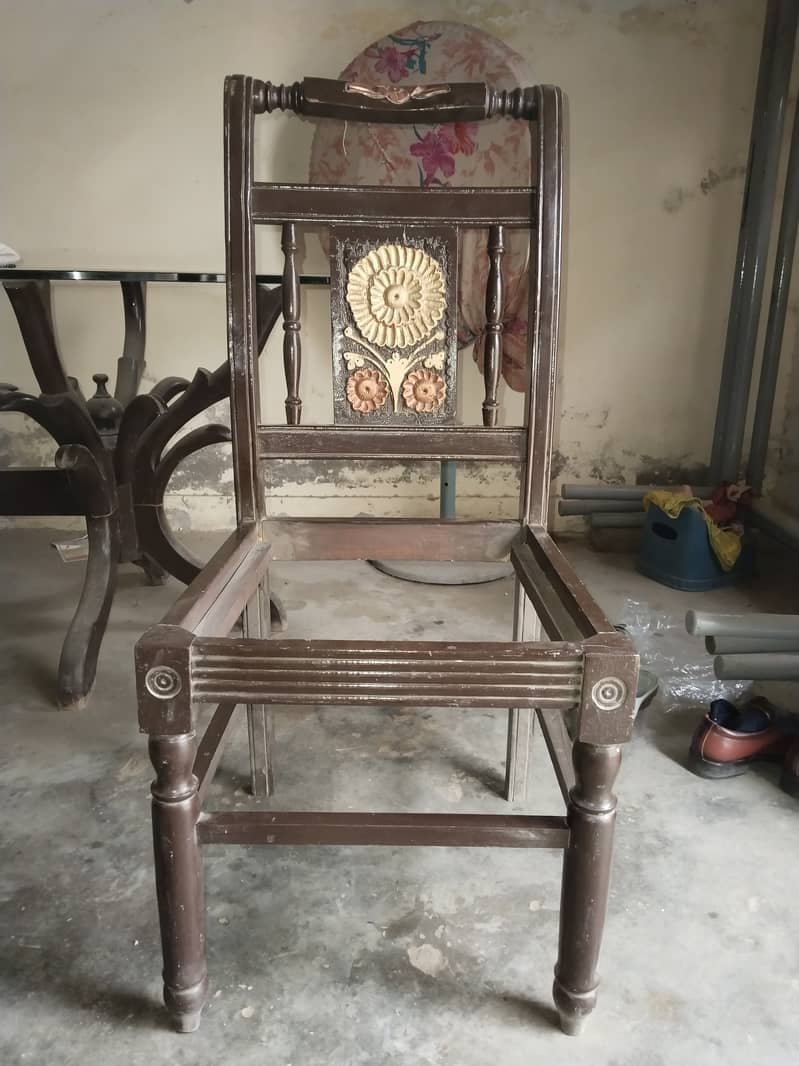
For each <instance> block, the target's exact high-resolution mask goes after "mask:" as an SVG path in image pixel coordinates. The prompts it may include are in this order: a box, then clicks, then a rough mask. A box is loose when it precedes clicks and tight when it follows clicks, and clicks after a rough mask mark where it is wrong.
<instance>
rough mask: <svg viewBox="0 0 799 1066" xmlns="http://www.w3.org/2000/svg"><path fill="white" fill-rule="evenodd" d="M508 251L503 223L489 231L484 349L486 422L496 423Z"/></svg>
mask: <svg viewBox="0 0 799 1066" xmlns="http://www.w3.org/2000/svg"><path fill="white" fill-rule="evenodd" d="M504 254H505V233H504V230H503V228H502V226H491V227H490V229H489V231H488V262H489V267H488V282H487V284H486V330H485V342H484V344H485V347H484V350H483V377H484V379H485V399H484V400H483V425H484V426H491V427H493V426H496V424H497V414H498V412H499V404H498V403H497V388H498V387H499V370H500V366H501V365H502V312H503V310H504V302H505V293H504V287H503V282H502V256H503V255H504Z"/></svg>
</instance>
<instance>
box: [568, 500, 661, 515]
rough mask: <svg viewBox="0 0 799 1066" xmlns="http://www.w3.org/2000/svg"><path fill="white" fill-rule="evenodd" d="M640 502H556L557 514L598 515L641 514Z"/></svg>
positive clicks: (641, 505)
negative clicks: (635, 512)
mask: <svg viewBox="0 0 799 1066" xmlns="http://www.w3.org/2000/svg"><path fill="white" fill-rule="evenodd" d="M643 510H644V505H643V502H642V501H641V500H558V514H563V515H571V514H599V513H601V512H604V513H606V514H608V513H614V512H616V513H622V514H623V513H624V512H629V511H638V512H641V513H642V514H643Z"/></svg>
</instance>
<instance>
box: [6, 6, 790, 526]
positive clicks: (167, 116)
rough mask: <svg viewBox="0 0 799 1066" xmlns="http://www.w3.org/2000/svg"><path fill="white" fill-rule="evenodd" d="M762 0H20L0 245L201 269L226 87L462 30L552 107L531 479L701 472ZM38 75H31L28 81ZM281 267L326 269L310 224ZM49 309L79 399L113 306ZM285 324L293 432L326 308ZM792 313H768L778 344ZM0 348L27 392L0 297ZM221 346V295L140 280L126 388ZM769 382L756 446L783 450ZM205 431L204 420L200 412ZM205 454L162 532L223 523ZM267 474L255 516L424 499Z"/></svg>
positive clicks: (387, 489) (109, 342) (17, 435)
mask: <svg viewBox="0 0 799 1066" xmlns="http://www.w3.org/2000/svg"><path fill="white" fill-rule="evenodd" d="M764 10H765V3H764V0H691V2H685V0H669V2H661V3H654V2H653V3H648V2H647V3H638V4H634V3H630V2H629V0H592V2H589V0H562V2H555V0H516V2H514V0H504V2H500V0H496V2H491V0H442V2H438V3H433V4H431V3H430V2H429V0H392V2H391V3H388V2H387V0H386V2H375V0H339V2H338V3H336V4H331V3H328V2H327V0H292V2H291V3H289V2H288V0H272V2H271V3H269V4H263V3H262V4H254V3H252V2H251V0H227V2H226V3H225V4H217V3H212V2H210V0H193V2H191V3H180V4H178V3H174V2H172V0H152V2H151V3H149V4H147V5H139V4H130V3H129V2H127V0H83V2H82V3H81V4H79V5H64V4H63V3H62V2H61V0H37V3H36V4H35V5H18V7H17V9H15V14H14V18H13V19H11V20H7V22H8V24H7V25H6V26H4V33H3V37H2V41H0V51H1V52H2V62H0V89H2V92H3V96H4V98H5V100H6V101H7V108H6V126H7V132H6V137H7V139H8V141H9V143H13V144H14V146H15V151H14V153H12V154H10V156H9V158H8V159H6V160H4V204H3V206H4V208H5V211H4V217H3V221H2V234H0V236H2V239H3V240H4V241H6V242H8V243H10V244H11V245H12V246H14V247H15V248H17V249H18V250H19V251H20V252H22V253H23V255H24V257H25V261H26V263H27V264H28V265H30V266H46V265H52V266H68V267H76V266H81V267H93V266H94V267H102V266H113V267H118V266H120V265H127V266H130V267H136V266H138V267H142V268H150V269H152V268H163V269H170V268H171V269H180V268H183V269H198V270H221V269H222V268H223V264H224V249H223V217H222V163H221V128H220V112H221V108H220V101H221V87H222V80H223V77H224V75H225V74H226V73H229V72H230V71H233V70H243V71H252V72H255V73H258V74H261V75H263V76H265V77H269V78H271V79H272V80H276V81H293V80H294V79H296V78H298V77H301V76H302V75H303V74H305V73H308V74H319V75H323V76H334V75H335V74H336V73H337V72H338V71H339V70H340V69H341V68H342V67H343V66H344V65H345V64H346V63H347V62H348V61H349V60H350V59H351V57H352V56H353V55H354V54H355V53H356V52H358V51H359V50H360V49H361V48H363V47H364V46H365V45H366V44H368V43H369V41H371V40H373V39H375V38H376V37H379V36H381V35H382V34H384V33H385V32H387V31H388V30H390V29H391V28H393V27H396V26H399V25H402V24H403V23H407V22H409V21H411V20H413V19H415V18H440V19H454V20H459V21H464V22H470V23H473V24H475V25H478V26H480V27H482V28H484V29H485V30H487V31H488V32H490V33H493V34H496V35H498V36H500V37H503V38H505V39H506V40H508V41H510V42H512V44H513V46H514V47H515V48H516V49H517V50H518V51H519V52H521V53H522V54H523V55H525V56H526V57H528V59H529V67H530V70H531V72H532V76H533V78H534V79H535V80H538V81H544V82H554V83H556V84H560V85H562V86H563V87H564V88H565V90H566V92H567V94H568V97H569V138H570V147H569V164H570V189H569V202H568V219H567V254H566V264H567V270H568V275H567V284H566V291H565V294H564V300H563V343H562V356H561V383H560V392H559V401H558V402H559V407H560V410H561V413H562V419H561V422H560V425H559V427H558V429H557V433H556V442H555V453H554V457H553V476H554V479H555V483H554V485H553V490H554V488H556V487H557V484H558V483H559V481H561V480H563V479H567V480H570V481H573V480H586V479H589V478H600V479H601V480H603V481H608V482H636V481H637V482H641V481H647V480H650V479H652V480H660V479H661V478H664V477H667V476H668V477H674V478H675V479H676V480H694V479H701V477H702V476H703V464H704V463H705V462H706V460H707V457H708V455H709V450H710V441H711V435H712V427H713V415H714V409H715V396H716V391H717V387H718V380H719V374H720V367H721V356H722V349H723V344H724V331H725V323H726V316H727V310H728V305H729V294H730V285H731V280H732V272H733V267H734V260H735V245H736V240H737V232H738V224H739V217H740V208H741V198H742V195H743V184H744V166H745V161H746V156H747V151H748V140H749V124H750V117H751V107H752V100H753V95H754V86H755V80H756V75H757V63H758V57H759V49H760V36H761V30H762V19H763V14H764ZM275 25H279V27H280V33H279V35H278V36H276V35H275V32H274V27H275ZM42 26H46V27H47V32H46V33H44V34H43V32H42ZM309 26H313V27H314V34H313V38H310V37H309V34H308V27H309ZM143 57H146V62H145V61H143ZM43 63H46V64H47V69H48V78H47V79H45V80H42V79H41V78H40V77H39V76H38V73H37V71H38V70H39V69H41V65H42V64H43ZM186 71H190V72H191V76H190V77H187V76H186V73H185V72H186ZM53 84H58V86H59V91H58V93H57V94H56V95H55V96H54V95H53V93H52V85H53ZM97 84H102V85H103V86H104V91H103V92H102V93H98V92H97V91H96V86H97ZM164 100H168V101H169V106H168V107H165V106H164ZM142 116H147V118H146V121H143V118H142ZM259 134H260V135H261V136H262V141H261V144H260V147H259V151H258V161H257V168H258V176H259V177H260V178H264V179H272V180H303V178H304V176H305V174H306V171H307V162H308V154H309V148H310V141H311V137H312V135H313V126H312V124H311V123H309V122H305V121H301V120H300V121H298V120H292V119H289V118H287V117H285V116H281V117H278V118H270V119H267V120H263V121H262V122H261V123H260V129H259ZM32 161H33V162H34V163H35V165H32ZM54 173H57V174H58V175H59V176H60V178H61V180H62V181H63V183H64V187H65V188H69V189H70V190H73V192H74V195H72V196H71V198H70V202H69V210H65V207H64V201H63V200H62V199H61V198H59V197H54V196H53V195H52V185H51V176H52V174H54ZM258 265H259V268H260V269H262V270H270V271H275V272H279V270H280V269H281V265H282V264H281V260H280V256H279V248H278V244H277V239H276V236H275V235H274V234H271V235H265V234H264V235H259V243H258ZM301 266H302V268H303V269H304V270H306V271H309V272H310V271H316V270H324V269H325V266H326V264H325V261H324V259H323V257H322V255H321V252H320V249H319V245H318V242H317V241H316V240H315V239H314V238H313V237H311V236H310V235H306V236H305V238H304V246H303V255H302V259H301ZM55 304H56V308H55V309H56V323H57V330H58V335H59V340H60V342H61V345H62V348H63V351H64V355H65V359H66V362H67V365H68V368H69V371H70V373H72V374H75V375H76V376H77V377H78V378H79V379H80V381H81V384H82V387H83V389H84V391H87V390H88V389H89V388H90V385H91V381H90V379H91V374H92V373H93V372H95V371H98V370H106V371H113V366H114V363H115V360H116V357H117V355H118V353H119V350H120V347H121V341H122V315H121V302H120V297H119V293H118V291H117V290H115V289H114V288H113V287H112V286H101V285H81V286H74V287H70V286H67V285H59V286H57V287H56V292H55ZM795 304H796V301H795V300H794V301H793V305H794V306H795ZM302 310H303V322H304V325H303V338H304V357H303V379H302V391H303V397H304V401H305V407H304V420H305V421H306V423H308V424H313V423H315V422H326V421H329V419H330V414H331V409H332V403H331V391H330V390H331V386H330V367H329V322H328V318H327V315H328V300H327V296H326V294H325V293H324V292H318V291H317V292H306V293H304V294H303V308H302ZM796 317H797V316H796V315H795V313H792V314H791V315H790V316H789V319H790V330H791V331H794V330H795V327H796ZM790 335H791V336H792V335H793V333H792V332H791V333H790ZM787 339H788V338H787V337H786V342H787ZM0 345H2V348H0V350H2V352H3V367H2V372H0V378H2V379H3V380H10V381H13V382H14V383H16V384H17V385H19V386H20V387H23V388H32V387H33V379H32V375H31V373H30V368H29V367H28V366H27V363H26V360H25V355H24V351H23V349H22V345H21V342H20V339H19V335H18V331H17V328H16V322H15V320H14V318H13V314H12V313H11V309H10V307H9V306H8V304H7V301H5V300H4V299H2V298H0ZM224 353H225V307H224V292H223V289H222V287H221V286H213V285H207V286H194V287H188V286H178V285H169V286H167V285H163V286H152V287H151V291H150V292H149V294H148V352H147V359H148V368H147V374H146V381H147V382H148V383H150V384H151V383H153V382H155V381H156V380H158V379H159V378H161V377H163V376H165V375H167V374H181V375H183V376H186V377H191V376H192V374H193V372H194V369H195V368H196V367H197V366H206V367H208V368H213V367H215V366H217V365H218V364H219V363H220V362H221V360H222V359H223V358H224ZM262 366H263V371H264V372H263V377H262V408H263V420H264V421H265V422H281V421H282V420H283V396H284V391H285V390H284V385H283V382H282V358H281V352H280V338H279V336H276V337H275V338H273V340H271V341H270V343H269V344H268V346H267V350H266V352H265V354H264V357H263V359H262ZM461 369H462V377H461V410H462V412H463V416H464V419H465V420H466V421H471V422H477V421H479V407H480V399H481V387H482V385H481V379H480V375H479V373H478V372H477V370H476V368H475V367H474V365H473V363H472V361H471V357H470V355H469V354H468V353H465V354H464V356H463V357H462V360H461ZM783 391H784V390H782V386H781V393H780V400H779V402H778V412H777V417H776V418H775V433H774V441H773V452H774V454H775V455H776V454H779V452H780V450H781V449H782V446H783V439H782V438H783V427H784V425H785V419H784V417H783V400H782V394H783ZM502 399H503V403H504V409H505V414H504V419H505V423H506V424H509V425H510V424H518V423H519V422H520V420H521V411H522V400H521V397H520V396H518V395H517V394H510V393H508V392H507V391H506V392H505V393H504V394H503V397H502ZM220 417H221V418H225V417H226V415H225V412H224V411H223V410H220V411H215V412H213V413H211V415H209V417H208V418H204V419H202V420H203V421H207V420H217V419H218V418H220ZM794 421H795V420H794ZM0 433H1V434H2V435H0V462H13V463H20V462H24V463H31V462H34V463H35V462H43V463H47V462H50V461H51V460H52V454H53V452H54V447H52V445H51V443H50V442H49V441H48V440H47V438H46V436H45V435H44V434H42V433H41V431H39V430H38V429H37V428H36V427H33V428H32V427H31V426H30V425H29V424H26V423H25V421H24V420H23V419H21V418H15V419H10V420H8V422H6V420H3V422H2V424H0ZM229 457H230V450H229V448H227V447H224V446H216V447H215V448H213V449H209V450H208V451H207V452H206V453H205V454H201V455H198V456H195V457H193V458H192V459H191V460H189V461H188V462H187V463H186V464H185V466H184V467H183V468H181V469H180V470H178V471H177V472H176V474H175V476H174V477H173V479H172V483H171V484H170V486H169V490H168V497H167V498H168V503H169V506H170V508H171V509H172V516H173V517H172V520H173V522H174V523H175V525H176V526H177V527H187V526H196V527H197V528H214V527H216V526H221V525H226V524H229V521H230V518H231V515H232V507H231V495H232V476H231V471H230V464H229ZM271 476H272V477H273V479H274V481H275V484H274V490H275V493H276V498H275V501H274V506H275V507H276V508H277V509H284V510H293V512H294V513H345V512H347V513H352V512H353V511H359V510H360V511H364V512H368V513H391V514H395V513H408V514H410V513H435V509H436V507H437V502H436V498H437V472H436V470H435V468H433V467H427V468H424V469H421V470H419V471H415V472H410V471H407V470H404V469H402V470H400V469H397V468H396V467H391V466H388V467H385V468H383V469H382V470H378V469H376V468H375V467H373V466H370V467H369V469H368V470H367V469H366V468H363V469H356V467H355V466H353V465H352V464H350V465H349V466H344V467H343V468H336V469H333V467H332V466H331V467H329V468H325V467H321V466H319V465H318V464H317V465H316V466H315V467H314V468H308V467H305V468H302V469H301V468H300V466H299V464H294V466H293V467H283V468H281V469H277V468H276V469H275V470H274V471H272V474H271ZM515 491H516V481H515V478H514V476H513V474H512V472H510V471H509V470H500V469H499V468H497V467H484V468H482V469H478V466H477V465H472V464H464V466H463V467H462V468H461V469H460V470H459V482H458V499H459V504H458V506H459V511H460V513H462V514H464V515H466V514H474V515H477V514H479V515H483V514H493V513H496V514H499V513H503V514H504V513H514V508H515V504H514V502H513V496H514V494H515ZM381 508H382V509H383V511H381ZM325 509H327V510H325Z"/></svg>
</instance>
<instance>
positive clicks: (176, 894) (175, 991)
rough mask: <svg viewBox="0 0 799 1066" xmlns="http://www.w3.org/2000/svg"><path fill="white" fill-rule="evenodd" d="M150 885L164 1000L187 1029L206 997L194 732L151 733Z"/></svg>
mask: <svg viewBox="0 0 799 1066" xmlns="http://www.w3.org/2000/svg"><path fill="white" fill-rule="evenodd" d="M149 747H150V759H151V761H152V764H153V767H154V769H155V773H156V778H155V781H154V782H153V785H152V797H153V801H152V815H153V843H154V847H155V884H156V892H157V894H158V915H159V919H160V922H161V945H162V948H163V953H164V1002H165V1003H166V1006H167V1009H168V1010H169V1013H170V1015H171V1016H172V1020H173V1022H174V1025H175V1028H176V1029H177V1030H178V1032H180V1033H191V1032H194V1030H195V1029H197V1027H198V1026H199V1024H200V1014H201V1012H202V1009H203V1007H204V1006H205V1002H206V999H207V997H208V974H207V970H206V964H205V905H204V902H203V880H202V862H201V858H200V845H199V841H198V840H197V820H198V818H199V815H200V803H199V798H198V795H197V778H196V777H195V776H194V774H193V773H192V768H193V765H194V756H195V753H196V750H197V741H196V738H195V735H194V734H193V733H184V734H181V735H179V736H153V737H150V745H149Z"/></svg>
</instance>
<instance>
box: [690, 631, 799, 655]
mask: <svg viewBox="0 0 799 1066" xmlns="http://www.w3.org/2000/svg"><path fill="white" fill-rule="evenodd" d="M705 649H706V651H707V652H708V654H710V655H738V654H742V655H747V654H752V653H754V652H764V651H795V652H799V636H798V637H761V636H759V635H758V636H747V637H705Z"/></svg>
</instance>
